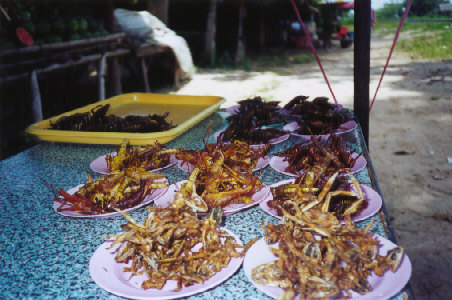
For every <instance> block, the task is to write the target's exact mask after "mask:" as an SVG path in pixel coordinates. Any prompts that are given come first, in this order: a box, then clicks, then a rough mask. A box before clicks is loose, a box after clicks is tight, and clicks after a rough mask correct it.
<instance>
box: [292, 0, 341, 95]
mask: <svg viewBox="0 0 452 300" xmlns="http://www.w3.org/2000/svg"><path fill="white" fill-rule="evenodd" d="M290 1H291V2H292V5H293V8H294V10H295V13H296V14H297V18H298V22H300V24H301V27H302V28H303V31H304V35H305V37H306V38H307V40H308V42H309V46H310V47H311V50H312V53H314V56H315V60H316V61H317V64H318V65H319V67H320V71H322V74H323V78H324V79H325V81H326V84H327V85H328V88H329V89H330V93H331V95H332V96H333V99H334V102H335V103H336V104H337V100H336V96H334V93H333V90H332V89H331V85H330V82H329V81H328V78H327V77H326V74H325V71H324V70H323V67H322V63H321V62H320V59H319V56H318V55H317V51H316V50H315V47H314V45H313V44H312V40H311V35H310V34H309V33H308V32H307V31H306V28H305V27H304V24H303V20H302V19H301V16H300V12H299V11H298V8H297V6H296V5H295V2H294V0H290Z"/></svg>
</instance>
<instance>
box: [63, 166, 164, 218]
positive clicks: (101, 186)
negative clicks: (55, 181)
mask: <svg viewBox="0 0 452 300" xmlns="http://www.w3.org/2000/svg"><path fill="white" fill-rule="evenodd" d="M164 177H165V175H163V174H151V173H148V172H146V171H145V170H143V169H140V168H129V169H124V170H122V171H115V172H112V173H109V174H106V175H105V176H103V177H100V178H98V179H97V180H95V181H92V180H91V178H89V181H88V182H87V183H85V184H84V185H83V186H82V187H81V188H80V189H79V190H78V191H77V192H75V193H74V194H73V195H70V194H69V193H67V192H65V191H64V190H62V189H60V190H59V191H58V193H59V194H60V196H61V197H55V201H57V202H59V203H61V207H60V208H59V209H58V210H59V211H73V212H78V213H82V214H87V215H98V214H104V213H109V212H114V211H115V209H117V208H118V209H127V208H131V207H134V206H136V205H138V204H140V203H141V202H142V201H143V200H144V198H145V197H146V196H147V195H148V194H150V193H151V192H152V191H153V190H155V189H161V188H166V187H167V186H168V184H167V183H166V182H162V181H158V180H159V179H162V178H164Z"/></svg>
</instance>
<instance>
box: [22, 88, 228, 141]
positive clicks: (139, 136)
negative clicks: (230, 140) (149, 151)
mask: <svg viewBox="0 0 452 300" xmlns="http://www.w3.org/2000/svg"><path fill="white" fill-rule="evenodd" d="M225 101H226V100H225V99H224V98H222V97H218V96H186V95H169V94H149V93H128V94H122V95H118V96H115V97H112V98H109V99H106V100H101V101H98V102H96V103H93V104H89V105H87V106H84V107H81V108H78V109H75V110H72V111H69V112H65V113H63V114H61V115H58V116H55V117H52V118H49V119H46V120H43V121H40V122H37V123H35V124H32V125H30V126H29V127H28V128H27V129H26V131H27V132H29V133H31V134H34V135H36V136H37V137H38V138H39V139H41V140H44V141H51V142H63V143H79V144H113V145H116V144H120V143H121V142H122V141H123V140H124V139H128V140H129V143H130V144H132V145H148V144H152V143H154V142H156V141H158V142H159V143H162V144H164V143H167V142H169V141H171V140H172V139H174V138H176V137H177V136H179V135H181V134H182V133H184V132H185V131H187V130H188V129H190V128H191V127H193V126H194V125H196V124H197V123H199V122H200V121H202V120H203V119H205V118H206V117H208V116H209V115H211V114H212V113H214V112H215V111H217V110H218V109H219V108H220V106H221V104H222V103H224V102H225ZM107 103H108V104H110V109H109V110H108V114H115V115H117V116H122V117H125V116H127V115H142V116H145V115H149V114H163V113H164V112H169V115H168V117H167V120H168V121H170V122H172V124H174V125H177V126H176V127H175V128H172V129H170V130H167V131H162V132H152V133H128V132H86V131H83V132H82V131H70V130H54V129H49V128H50V121H52V122H55V121H56V120H57V119H58V118H60V117H62V116H67V115H72V114H74V113H84V112H88V111H90V110H91V109H93V108H94V107H96V106H97V105H105V104H107Z"/></svg>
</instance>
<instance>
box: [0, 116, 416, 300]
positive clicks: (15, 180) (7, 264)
mask: <svg viewBox="0 0 452 300" xmlns="http://www.w3.org/2000/svg"><path fill="white" fill-rule="evenodd" d="M210 122H212V128H213V129H214V131H213V132H215V131H216V130H220V129H222V128H223V127H225V123H224V120H223V119H222V117H221V115H220V114H219V113H218V112H216V113H214V114H212V115H211V116H209V117H208V118H206V119H205V120H203V121H201V122H200V123H199V124H198V125H196V126H195V127H193V128H191V129H189V130H188V131H187V132H186V133H185V134H183V135H181V136H179V137H178V138H176V139H174V140H173V141H171V142H169V143H167V147H183V148H186V149H196V148H203V147H204V145H203V142H202V137H203V136H204V133H205V131H206V128H207V127H208V125H209V123H210ZM343 139H344V141H345V142H347V143H349V144H351V145H352V146H353V148H354V149H353V150H355V151H357V152H358V153H361V152H363V154H364V156H365V157H366V158H367V159H368V164H367V168H365V169H363V170H361V171H359V172H358V173H356V174H355V176H356V178H357V179H358V181H359V182H361V183H369V184H370V185H371V186H372V187H373V188H374V189H376V190H377V191H379V188H378V182H377V180H376V177H375V174H374V171H373V168H372V163H371V160H370V157H369V155H368V152H367V150H366V148H365V145H364V143H363V138H362V133H361V130H360V128H359V126H358V128H357V129H356V130H354V131H352V132H350V133H346V134H344V135H343ZM299 141H300V140H299V139H298V138H297V137H290V139H289V140H287V141H285V142H283V143H280V144H277V145H274V146H273V148H272V149H271V151H270V153H269V155H270V156H271V155H272V153H276V152H279V151H281V150H283V149H284V148H286V147H287V146H288V145H290V144H292V143H295V142H299ZM209 142H213V137H211V138H210V140H209ZM114 150H115V146H113V145H80V144H58V143H56V144H53V143H47V142H43V143H40V144H38V145H37V146H35V147H33V148H31V149H28V150H26V151H24V152H22V153H19V154H18V155H16V156H13V157H10V158H8V159H6V160H3V161H1V162H0V168H1V173H0V174H1V176H0V211H1V215H0V228H2V229H1V234H0V245H1V246H0V249H1V256H0V291H2V292H0V293H1V294H2V298H51V299H56V298H107V297H108V298H119V297H116V296H114V295H112V294H110V293H109V292H107V291H105V290H103V289H102V288H100V287H99V286H97V285H96V283H95V282H94V281H93V280H92V279H91V277H90V273H89V269H88V264H89V260H90V258H91V256H92V254H93V253H94V251H95V250H96V249H97V248H98V247H99V246H100V245H101V244H102V243H103V242H104V240H103V238H102V236H103V235H105V234H111V233H117V232H121V231H122V230H121V228H120V225H121V224H124V223H126V221H125V219H124V218H122V217H113V218H108V219H91V218H86V219H85V218H84V219H79V218H70V217H64V216H61V215H59V214H57V213H56V212H55V211H54V210H53V208H52V205H53V201H54V200H53V199H54V196H53V192H52V186H53V188H55V189H59V188H62V189H64V190H68V189H70V188H72V187H75V186H77V185H78V184H81V183H85V182H86V181H87V173H89V174H90V175H91V176H92V177H93V178H97V177H99V176H101V174H98V173H95V172H93V171H92V170H91V169H90V167H89V165H90V163H91V162H92V161H93V160H94V159H96V158H97V157H99V156H101V155H105V154H107V153H110V152H111V151H114ZM162 173H164V174H165V175H166V176H167V178H168V180H169V181H170V182H171V183H174V182H177V181H180V180H183V179H186V178H187V173H185V172H183V171H181V170H180V169H179V168H178V167H177V166H176V165H174V166H172V167H170V168H167V169H165V170H163V171H162ZM260 178H261V180H262V182H263V183H265V184H267V185H270V184H273V183H276V182H279V181H281V180H285V179H289V178H290V177H288V176H286V175H283V174H280V173H278V172H276V171H274V170H273V169H272V168H271V167H270V166H267V167H266V168H265V169H264V170H263V171H262V172H261V174H260ZM130 215H131V216H132V217H133V218H134V219H135V220H137V221H139V222H142V221H143V220H144V218H145V216H146V215H147V211H146V209H145V208H140V209H138V210H136V211H135V212H132V213H131V214H130ZM261 220H263V221H264V222H265V224H267V223H269V222H272V223H278V222H279V220H278V219H276V218H274V217H272V216H270V215H269V214H267V213H266V212H264V211H263V210H262V209H261V208H260V207H259V206H254V207H252V208H250V209H247V210H245V211H241V212H239V213H236V214H233V215H231V216H228V217H226V218H225V221H224V226H225V227H226V228H228V229H230V230H231V231H232V232H234V233H235V234H237V235H238V236H239V237H240V239H241V240H242V242H243V243H246V242H248V241H249V240H251V239H252V238H261V237H263V234H264V232H263V230H262V228H261V227H260V224H261ZM371 220H373V221H374V224H373V226H372V229H371V231H372V232H375V233H377V234H379V235H381V236H383V237H386V238H388V239H390V240H392V241H394V242H395V237H394V233H393V231H392V229H391V227H390V224H389V222H388V221H387V220H388V219H387V213H386V209H385V206H384V203H383V207H382V209H381V211H380V212H379V213H377V214H375V215H374V216H372V217H370V218H368V219H366V220H363V221H360V222H357V226H358V227H361V228H362V227H364V226H366V225H367V224H368V223H369V222H370V221H371ZM410 294H411V293H410V289H409V288H408V287H405V288H404V289H403V290H402V291H401V292H399V293H397V294H396V295H395V296H394V297H393V299H403V298H404V296H406V295H409V296H410V298H411V297H412V296H411V295H410ZM188 298H192V299H269V297H268V296H266V295H265V294H263V293H262V292H261V291H259V290H258V289H256V288H255V287H254V286H253V285H252V284H251V283H250V282H249V281H248V279H247V278H246V276H245V273H244V271H243V268H240V269H239V271H238V272H236V273H235V274H234V275H233V276H232V277H231V278H229V279H228V280H226V281H225V282H224V283H222V284H221V285H219V286H217V287H215V288H212V289H210V290H208V291H206V292H203V293H200V294H196V295H194V296H191V297H188Z"/></svg>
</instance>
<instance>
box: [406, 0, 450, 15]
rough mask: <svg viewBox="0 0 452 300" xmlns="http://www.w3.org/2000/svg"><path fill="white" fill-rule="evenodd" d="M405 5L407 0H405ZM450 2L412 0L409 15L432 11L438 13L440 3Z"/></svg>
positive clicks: (424, 13) (444, 0)
mask: <svg viewBox="0 0 452 300" xmlns="http://www.w3.org/2000/svg"><path fill="white" fill-rule="evenodd" d="M404 2H405V3H404V6H405V5H406V3H407V1H406V0H405V1H404ZM442 3H449V1H448V0H412V3H411V8H410V12H409V15H410V16H426V15H428V14H430V13H436V11H437V9H438V4H442Z"/></svg>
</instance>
